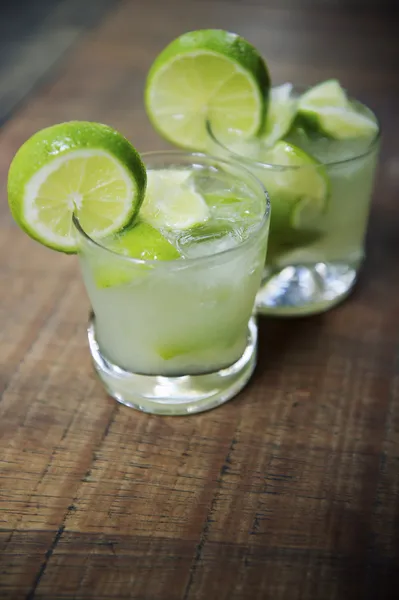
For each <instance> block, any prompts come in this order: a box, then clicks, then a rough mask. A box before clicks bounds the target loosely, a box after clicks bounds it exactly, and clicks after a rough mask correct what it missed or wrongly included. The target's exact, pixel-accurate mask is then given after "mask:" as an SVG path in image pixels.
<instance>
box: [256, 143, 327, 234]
mask: <svg viewBox="0 0 399 600" xmlns="http://www.w3.org/2000/svg"><path fill="white" fill-rule="evenodd" d="M263 160H264V162H265V163H267V164H269V165H270V168H264V169H263V170H262V173H260V172H258V176H259V178H262V181H263V183H264V185H265V187H266V189H267V190H268V192H269V194H270V199H271V204H272V217H271V232H272V233H276V232H279V233H284V232H286V231H287V230H290V229H308V228H312V227H313V226H314V224H315V222H316V221H317V219H319V218H320V216H321V215H322V214H323V213H324V212H325V210H326V208H327V200H328V195H329V180H328V176H327V173H326V171H325V168H324V167H323V166H322V165H321V164H320V163H318V162H317V161H316V160H315V159H314V158H313V157H312V156H310V155H309V154H306V152H304V151H303V150H301V149H300V148H297V147H296V146H294V145H292V144H289V143H287V142H282V141H281V142H277V144H276V145H275V146H274V147H273V148H272V149H271V150H268V151H267V152H266V153H265V154H264V155H263Z"/></svg>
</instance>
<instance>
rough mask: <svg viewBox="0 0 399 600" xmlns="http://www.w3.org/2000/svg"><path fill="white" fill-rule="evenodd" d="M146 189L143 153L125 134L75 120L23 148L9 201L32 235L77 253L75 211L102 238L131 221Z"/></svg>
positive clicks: (12, 177) (10, 182)
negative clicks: (73, 218) (141, 153)
mask: <svg viewBox="0 0 399 600" xmlns="http://www.w3.org/2000/svg"><path fill="white" fill-rule="evenodd" d="M145 187H146V171H145V167H144V165H143V163H142V161H141V159H140V156H139V154H138V153H137V151H136V150H135V149H134V148H133V146H132V145H131V144H130V143H129V142H128V141H127V140H126V139H125V138H124V137H123V136H122V135H121V134H120V133H118V132H117V131H115V130H113V129H111V128H110V127H108V126H106V125H102V124H100V123H90V122H85V121H71V122H68V123H60V124H58V125H54V126H52V127H48V128H46V129H42V130H41V131H38V132H37V133H35V134H34V135H33V136H32V137H31V138H29V139H28V140H27V141H26V142H25V143H24V144H23V145H22V146H21V147H20V149H19V150H18V152H17V153H16V155H15V157H14V159H13V161H12V163H11V166H10V170H9V174H8V201H9V205H10V209H11V213H12V215H13V217H14V219H15V221H16V222H17V223H18V225H19V226H20V227H21V228H22V229H23V230H24V231H26V233H28V234H29V235H30V236H31V237H32V238H34V239H35V240H37V241H39V242H41V243H42V244H44V245H45V246H48V247H50V248H53V249H54V250H59V251H61V252H68V253H73V252H76V250H77V242H76V239H75V235H74V229H73V225H72V215H73V213H75V214H76V215H77V217H78V219H79V221H80V224H81V226H82V228H83V229H84V231H85V232H86V233H87V234H88V235H89V236H90V237H93V238H98V239H100V238H103V237H105V236H108V235H110V234H112V233H115V232H116V231H119V230H121V229H123V228H124V227H126V226H127V225H128V224H129V223H131V222H132V220H133V219H134V217H135V215H136V214H137V212H138V210H139V208H140V205H141V203H142V200H143V198H144V192H145Z"/></svg>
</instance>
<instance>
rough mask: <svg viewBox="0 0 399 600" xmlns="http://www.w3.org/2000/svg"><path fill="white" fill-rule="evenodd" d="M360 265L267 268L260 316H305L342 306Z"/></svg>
mask: <svg viewBox="0 0 399 600" xmlns="http://www.w3.org/2000/svg"><path fill="white" fill-rule="evenodd" d="M357 267H358V265H356V267H355V266H353V265H349V264H345V263H323V262H319V263H315V264H307V265H306V264H304V265H290V266H285V267H281V268H279V269H271V268H266V270H265V277H264V279H263V282H262V286H261V288H260V290H259V292H258V294H257V297H256V312H257V313H258V314H261V315H271V316H272V315H274V316H282V317H284V316H287V317H290V316H292V317H295V316H306V315H313V314H317V313H321V312H324V311H326V310H328V309H329V308H332V307H333V306H335V305H336V304H339V302H341V301H342V300H344V299H345V298H346V297H347V296H348V295H349V294H350V292H351V290H352V289H353V287H354V285H355V283H356V279H357V273H358V268H357Z"/></svg>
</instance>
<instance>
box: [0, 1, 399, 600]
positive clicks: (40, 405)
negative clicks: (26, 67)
mask: <svg viewBox="0 0 399 600" xmlns="http://www.w3.org/2000/svg"><path fill="white" fill-rule="evenodd" d="M396 17H397V13H396V10H395V8H394V4H393V3H389V2H386V3H385V4H384V2H382V3H381V2H379V3H376V4H373V3H372V2H371V1H366V2H364V3H363V4H362V5H361V8H360V7H359V5H357V4H356V2H355V1H354V0H352V1H351V2H347V3H346V4H345V6H344V7H340V6H339V5H338V3H337V2H332V1H330V2H316V0H313V1H304V2H301V3H300V2H295V1H294V0H291V2H287V1H281V2H278V1H277V0H274V1H271V2H262V0H252V2H243V1H242V2H240V1H239V0H214V1H211V0H193V1H187V0H171V1H170V2H167V1H166V0H145V1H139V0H136V1H134V0H130V1H125V2H122V3H120V4H115V6H114V7H113V9H112V10H111V11H110V12H108V13H107V14H106V15H105V16H104V17H103V18H102V19H101V20H100V22H99V23H97V25H95V26H94V27H93V28H91V29H90V28H89V29H87V30H86V32H85V33H84V34H83V35H82V36H81V37H80V38H79V40H78V41H77V42H76V43H74V45H73V47H72V49H71V50H70V51H69V52H68V53H67V54H65V55H63V60H62V61H61V62H58V63H57V65H56V67H55V68H53V70H52V71H51V74H50V75H48V76H47V78H46V79H45V80H41V81H39V82H38V83H37V85H36V88H35V89H34V90H32V91H31V93H30V94H29V97H28V98H25V101H24V102H23V104H21V105H19V106H18V107H16V108H15V110H14V112H13V113H12V115H11V116H10V117H9V119H8V120H7V121H6V122H5V124H4V125H3V127H2V129H1V131H0V142H1V148H2V151H1V155H0V169H1V181H2V203H1V208H0V211H1V212H0V214H1V222H0V246H1V254H0V273H1V292H0V301H1V304H0V319H1V330H0V388H1V392H2V400H1V403H0V428H1V438H0V439H1V442H0V443H1V454H0V476H1V477H0V491H1V496H0V497H1V512H0V520H1V522H0V528H1V529H0V547H1V559H0V560H1V564H0V598H2V599H3V598H5V599H11V598H12V599H27V600H32V599H33V598H35V599H37V600H38V599H46V600H58V599H59V600H61V599H63V600H67V599H68V600H70V599H72V598H75V599H82V600H83V599H85V600H86V599H89V598H90V599H94V600H105V599H118V600H119V599H125V598H129V599H136V600H157V599H160V600H195V599H196V600H202V599H209V600H213V599H217V600H237V599H247V600H269V599H271V600H338V599H339V600H348V599H350V600H352V599H361V600H385V599H391V598H392V599H394V598H398V596H399V574H398V573H399V572H398V566H399V560H398V559H399V362H398V361H399V355H398V350H399V266H398V262H399V153H398V138H399V119H398V114H399V113H398V96H399V77H398V71H399V55H398V47H399V44H398V42H397V39H398V21H397V18H396ZM200 27H223V28H226V29H231V30H235V31H238V32H239V33H241V34H242V35H244V36H245V37H247V38H248V39H250V40H251V41H252V42H253V43H254V44H255V45H256V46H258V48H259V49H260V50H261V51H262V52H263V53H264V55H265V56H266V57H267V59H268V62H269V65H270V69H271V71H272V75H273V79H274V81H275V82H276V83H277V82H283V81H287V80H288V81H289V80H295V81H300V82H302V83H305V84H311V83H314V82H317V81H319V80H322V79H324V78H328V77H332V76H336V77H338V78H339V79H340V80H341V81H342V83H343V84H344V85H345V86H347V87H348V88H349V89H350V91H351V92H352V93H353V94H354V95H355V96H358V97H359V98H360V99H361V100H363V101H364V102H366V103H367V104H369V105H370V106H371V107H372V108H373V109H374V110H375V111H376V112H377V114H378V116H379V117H380V119H381V122H382V126H383V130H384V144H383V149H382V159H381V166H380V169H379V175H378V181H377V188H376V193H375V197H374V203H373V208H372V214H371V221H370V231H369V236H368V258H367V262H366V266H365V269H364V272H363V276H362V278H361V281H360V283H359V285H358V287H357V289H356V292H355V293H354V294H353V295H352V296H351V298H350V299H349V300H348V301H347V302H345V303H344V304H343V305H342V306H340V307H338V308H336V309H335V310H332V311H331V312H329V313H328V314H325V315H322V316H318V317H314V318H307V319H301V320H288V321H284V320H271V319H262V321H261V324H260V337H261V340H260V356H259V366H258V368H257V371H256V375H255V377H254V379H253V380H252V382H251V383H250V385H249V386H248V387H247V389H246V390H245V391H244V392H243V393H242V394H240V396H239V397H238V398H237V399H236V400H234V401H232V402H230V403H228V404H226V405H225V406H223V407H221V408H219V409H217V410H214V411H212V412H209V413H205V414H203V415H200V416H195V417H188V418H171V417H169V418H165V417H154V416H148V415H145V414H140V413H138V412H136V411H134V410H129V409H127V408H124V407H121V406H118V405H117V404H116V403H115V402H114V401H112V400H111V399H109V398H107V396H106V395H105V393H104V392H103V390H102V387H101V385H100V384H99V382H98V381H97V380H96V378H95V377H94V375H93V372H92V369H91V366H90V360H89V353H88V349H87V342H86V319H87V312H88V301H87V298H86V296H85V294H84V290H83V287H82V283H81V281H80V278H79V274H78V271H77V264H76V260H75V259H74V258H73V257H72V258H71V257H67V256H61V255H57V254H56V253H53V252H51V251H49V250H46V249H45V248H43V247H41V246H40V245H38V244H35V243H34V242H33V241H32V240H30V239H29V238H28V237H27V236H25V235H24V234H23V233H22V232H20V231H19V229H18V228H17V227H16V226H15V225H14V224H13V223H12V220H11V217H10V215H9V213H8V209H7V205H6V191H5V182H6V174H7V168H8V165H9V162H10V159H11V157H12V155H13V153H14V152H15V150H16V149H17V147H18V146H19V145H20V144H21V143H22V142H23V141H24V140H25V139H26V138H27V137H28V136H29V135H30V134H31V133H33V132H34V131H35V130H37V129H39V128H41V127H44V126H46V125H48V124H51V123H54V122H58V121H62V120H68V119H91V120H99V121H103V122H106V123H109V124H110V125H112V126H114V127H116V128H119V129H121V130H122V131H124V132H125V134H126V135H127V136H128V137H130V138H131V139H132V140H133V142H134V143H135V145H137V146H138V148H139V149H141V150H145V149H146V150H148V149H156V148H158V149H159V148H162V147H163V146H164V144H163V143H162V141H161V140H160V139H159V138H158V137H157V135H156V134H155V133H154V132H153V131H152V129H151V127H150V125H149V123H148V121H147V119H146V116H145V112H144V108H143V101H142V94H143V84H144V79H145V74H146V71H147V69H148V67H149V65H150V64H151V62H152V60H153V59H154V57H155V56H156V54H157V53H158V52H159V51H160V50H161V49H162V48H163V47H164V46H165V45H166V44H167V43H168V42H169V41H170V40H171V39H172V38H173V37H175V36H177V35H179V34H180V33H182V32H183V31H185V30H189V29H196V28H200Z"/></svg>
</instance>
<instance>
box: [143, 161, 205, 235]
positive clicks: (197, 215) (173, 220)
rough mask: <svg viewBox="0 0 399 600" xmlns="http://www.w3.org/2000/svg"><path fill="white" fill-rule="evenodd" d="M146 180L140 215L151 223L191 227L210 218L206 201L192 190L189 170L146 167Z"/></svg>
mask: <svg viewBox="0 0 399 600" xmlns="http://www.w3.org/2000/svg"><path fill="white" fill-rule="evenodd" d="M147 182H148V183H147V191H146V194H145V198H144V202H143V204H142V206H141V209H140V217H141V218H142V219H143V220H144V221H146V222H148V223H150V224H151V225H153V226H154V227H165V228H167V229H173V230H176V229H190V228H191V227H195V226H196V225H200V224H201V223H205V221H207V220H208V219H209V216H210V211H209V208H208V205H207V203H206V202H205V200H204V198H203V197H202V196H201V194H199V193H198V192H196V191H195V189H194V187H193V184H192V180H191V171H188V170H184V169H159V170H151V169H149V170H148V171H147Z"/></svg>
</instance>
